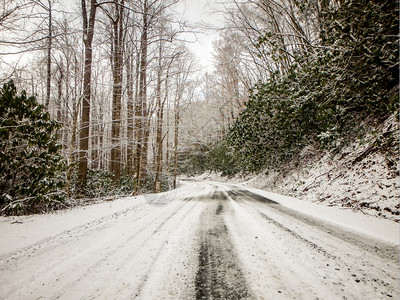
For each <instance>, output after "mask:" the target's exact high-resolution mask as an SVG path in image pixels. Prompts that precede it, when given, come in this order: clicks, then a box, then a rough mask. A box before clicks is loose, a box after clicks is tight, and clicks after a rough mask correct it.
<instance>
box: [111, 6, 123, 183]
mask: <svg viewBox="0 0 400 300" xmlns="http://www.w3.org/2000/svg"><path fill="white" fill-rule="evenodd" d="M115 10H116V16H115V19H114V20H112V25H113V34H114V40H113V50H114V53H113V56H114V60H113V70H112V73H113V81H114V84H113V110H112V130H111V131H112V134H111V138H112V148H111V168H110V169H111V172H112V173H113V174H114V176H113V181H114V182H118V181H119V180H120V178H121V136H120V135H121V100H122V71H123V40H124V38H123V35H124V31H123V14H124V0H122V1H121V3H117V2H115Z"/></svg>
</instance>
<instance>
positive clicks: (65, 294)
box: [0, 183, 400, 299]
mask: <svg viewBox="0 0 400 300" xmlns="http://www.w3.org/2000/svg"><path fill="white" fill-rule="evenodd" d="M146 199H147V202H146V203H135V202H133V204H132V206H130V207H129V208H127V209H124V210H121V211H119V212H117V213H113V214H110V215H107V216H105V217H101V218H98V219H96V220H95V221H91V222H88V223H86V224H85V225H82V226H79V227H76V228H74V229H72V230H68V231H65V232H63V233H61V234H58V235H55V236H51V237H49V238H47V239H45V240H42V241H40V242H38V243H35V244H33V245H30V246H28V247H25V248H23V249H20V250H18V251H16V252H13V253H8V254H5V255H2V256H0V299H387V298H393V299H399V298H400V293H399V292H400V287H399V285H400V278H399V277H400V276H399V256H398V251H399V248H398V246H397V247H394V246H391V245H386V244H384V243H382V242H378V241H375V240H372V239H367V238H365V237H362V236H358V235H357V234H355V233H351V232H348V231H346V230H344V229H341V228H339V227H337V226H333V225H330V224H328V223H324V222H323V221H321V220H318V219H314V218H312V217H309V216H306V215H304V214H301V213H299V212H296V211H294V210H291V209H289V208H286V207H283V206H281V205H280V204H278V203H277V202H274V201H272V200H269V199H267V198H264V197H262V196H260V195H258V194H255V193H252V192H250V191H248V190H245V189H241V188H238V187H233V186H221V185H217V184H215V185H214V184H210V183H192V184H191V185H190V187H189V188H186V189H185V190H184V191H183V192H182V191H180V190H177V191H176V192H170V193H167V194H161V195H158V196H157V195H151V196H147V198H146ZM0 242H1V237H0Z"/></svg>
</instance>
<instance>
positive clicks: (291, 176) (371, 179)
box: [197, 117, 400, 222]
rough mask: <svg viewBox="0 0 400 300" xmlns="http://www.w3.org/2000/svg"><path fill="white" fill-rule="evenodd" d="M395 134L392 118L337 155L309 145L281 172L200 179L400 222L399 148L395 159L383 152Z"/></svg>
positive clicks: (399, 138) (399, 130)
mask: <svg viewBox="0 0 400 300" xmlns="http://www.w3.org/2000/svg"><path fill="white" fill-rule="evenodd" d="M393 132H394V133H395V139H396V140H397V141H400V136H399V135H400V128H399V122H398V121H397V120H396V119H395V118H393V117H392V118H389V119H388V120H387V121H386V122H385V123H384V124H382V125H381V126H380V127H379V128H377V129H375V131H374V132H373V133H371V134H369V135H367V137H365V138H363V139H362V140H359V141H355V142H354V143H352V144H350V145H349V146H348V147H346V148H345V149H343V150H342V151H341V152H340V153H337V154H336V155H333V154H331V153H328V152H319V151H317V150H315V149H313V148H312V147H308V148H306V149H303V152H302V153H301V154H300V156H299V157H298V158H296V159H294V160H293V161H292V162H291V163H290V164H288V165H287V166H286V167H285V169H282V170H279V171H272V170H265V171H264V172H262V173H260V174H257V175H251V174H247V175H243V174H239V175H236V176H235V177H234V178H227V177H222V176H219V175H218V174H208V173H207V174H203V175H201V176H198V177H197V178H198V179H201V180H218V181H227V182H236V183H239V182H240V183H242V184H244V185H246V186H249V187H256V188H260V189H263V190H267V191H271V192H276V193H279V194H283V195H288V196H292V197H295V198H298V199H301V200H305V201H309V202H317V203H321V204H324V205H328V206H336V207H341V208H343V209H349V210H353V211H357V212H360V213H362V214H368V215H373V216H377V217H380V218H386V219H390V220H392V221H396V222H399V218H400V160H399V153H398V150H397V153H393V154H392V158H390V156H391V155H388V154H387V153H386V154H385V155H384V154H382V153H381V152H380V151H379V149H380V148H379V146H382V145H381V144H380V143H381V142H380V141H381V137H382V136H385V135H387V134H388V133H393Z"/></svg>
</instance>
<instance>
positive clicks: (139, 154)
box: [134, 0, 149, 195]
mask: <svg viewBox="0 0 400 300" xmlns="http://www.w3.org/2000/svg"><path fill="white" fill-rule="evenodd" d="M142 22H143V24H142V26H143V28H142V35H141V39H140V67H139V69H140V70H139V95H138V99H137V100H138V101H137V103H136V105H135V117H136V118H135V123H136V124H135V132H136V135H135V136H136V150H135V191H134V193H135V195H137V194H139V192H140V189H141V181H142V178H143V177H144V175H145V174H144V172H143V170H144V167H143V158H144V156H147V149H145V146H144V144H145V136H146V127H147V126H146V120H147V48H148V25H149V24H148V3H147V0H144V2H143V20H142Z"/></svg>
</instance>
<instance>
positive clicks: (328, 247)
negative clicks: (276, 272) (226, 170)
mask: <svg viewBox="0 0 400 300" xmlns="http://www.w3.org/2000/svg"><path fill="white" fill-rule="evenodd" d="M228 194H229V195H230V197H231V198H232V200H233V201H234V203H236V205H237V206H238V208H239V207H240V211H243V212H246V213H249V214H250V215H252V216H254V219H255V220H256V219H257V220H258V221H257V222H258V224H259V226H260V228H265V230H268V228H270V229H269V230H270V231H271V232H272V234H273V235H272V236H270V237H269V239H271V243H275V244H277V245H279V249H282V251H284V252H283V253H277V254H278V256H277V258H278V259H280V260H281V261H286V260H288V259H287V258H284V257H287V256H288V255H290V256H292V257H293V258H294V260H293V261H292V262H291V264H290V265H288V266H287V268H288V270H290V269H292V270H293V272H294V273H293V274H296V273H297V272H299V270H300V269H299V268H300V267H301V268H303V269H304V271H303V272H305V269H306V268H307V269H308V266H306V265H304V263H303V262H301V260H303V261H309V260H310V259H312V261H313V262H312V263H310V266H313V269H310V270H309V271H308V272H309V273H308V276H307V277H310V278H313V277H314V278H318V277H320V278H321V279H322V280H323V281H322V282H323V285H325V290H326V291H329V290H330V291H331V296H330V297H332V299H336V298H338V297H341V298H347V299H361V298H362V299H378V298H382V297H384V298H391V297H398V296H399V273H398V267H397V268H396V266H398V265H399V263H398V257H396V256H395V254H394V253H395V250H396V248H397V247H392V246H390V245H385V244H383V243H381V242H378V241H370V240H368V239H364V237H361V236H358V235H356V234H355V233H351V232H347V231H345V230H343V229H340V228H336V227H335V226H333V225H330V224H326V223H324V222H323V221H320V220H317V219H315V218H312V217H308V216H306V215H304V214H301V213H298V212H296V211H293V210H291V209H288V208H286V207H283V206H280V205H279V204H278V203H276V202H274V201H271V200H269V199H266V198H264V197H262V196H260V195H257V194H253V193H251V192H249V191H243V190H238V189H235V190H232V191H228ZM257 215H258V216H260V217H262V219H260V218H256V216H257ZM262 220H264V221H262ZM296 240H297V242H296ZM242 243H243V242H242ZM376 245H379V248H378V247H377V246H376ZM288 247H290V248H288ZM305 248H308V250H306V249H305ZM378 249H383V250H384V251H378ZM397 249H398V248H397ZM275 255H276V254H275ZM293 258H292V259H293ZM296 258H297V260H298V261H296ZM288 261H289V260H288ZM302 265H303V266H302ZM283 266H284V264H282V267H283ZM317 266H319V267H317ZM285 276H287V275H283V277H285ZM295 276H296V275H295ZM307 277H305V279H306V278H307ZM307 280H308V281H310V279H307ZM317 280H318V279H314V280H313V281H317ZM306 282H307V281H305V282H304V283H300V284H305V283H306ZM313 290H314V291H315V296H316V297H317V295H318V294H319V295H321V290H319V291H318V285H316V286H315V287H314V288H313ZM286 292H289V291H286ZM322 295H324V293H322ZM293 297H296V296H293ZM325 297H326V296H325ZM287 298H291V296H289V295H287ZM323 298H324V297H323Z"/></svg>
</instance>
